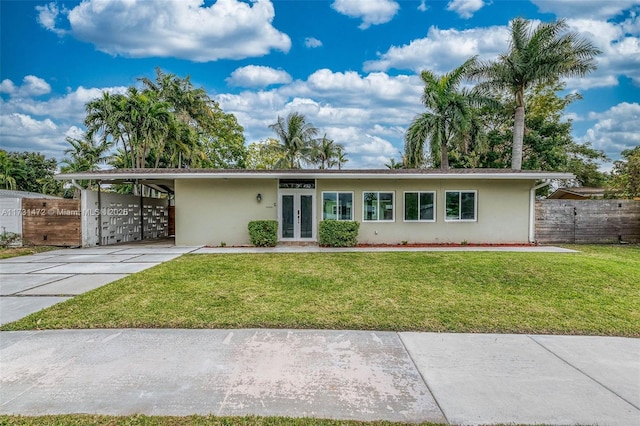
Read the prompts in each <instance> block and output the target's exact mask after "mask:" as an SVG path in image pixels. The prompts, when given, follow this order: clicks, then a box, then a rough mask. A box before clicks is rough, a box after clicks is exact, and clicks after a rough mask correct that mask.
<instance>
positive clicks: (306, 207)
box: [299, 195, 313, 238]
mask: <svg viewBox="0 0 640 426" xmlns="http://www.w3.org/2000/svg"><path fill="white" fill-rule="evenodd" d="M299 217H300V238H313V195H300V215H299Z"/></svg>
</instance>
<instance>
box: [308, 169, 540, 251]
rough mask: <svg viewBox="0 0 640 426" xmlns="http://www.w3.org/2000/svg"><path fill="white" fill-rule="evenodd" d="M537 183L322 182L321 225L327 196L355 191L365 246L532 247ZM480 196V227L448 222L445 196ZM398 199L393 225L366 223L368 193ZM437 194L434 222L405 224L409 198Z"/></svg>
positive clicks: (319, 188)
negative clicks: (532, 209) (532, 199)
mask: <svg viewBox="0 0 640 426" xmlns="http://www.w3.org/2000/svg"><path fill="white" fill-rule="evenodd" d="M533 183H534V182H533V181H526V180H524V181H515V180H514V181H505V180H444V179H441V180H435V179H434V180H426V179H425V180H417V179H416V180H329V179H327V180H319V181H318V183H317V185H316V188H317V191H318V200H319V202H318V206H317V207H318V219H319V220H321V219H322V192H323V191H353V193H354V199H353V200H354V219H355V220H356V221H358V222H360V232H359V233H358V242H359V243H362V244H399V243H401V242H403V241H407V242H408V243H409V244H411V243H434V244H444V243H462V242H464V241H466V242H468V243H479V244H480V243H503V244H504V243H528V242H529V203H530V199H529V189H530V188H531V187H532V186H533ZM456 190H457V191H466V190H470V191H477V195H476V196H477V206H478V207H477V209H478V210H477V221H475V222H447V221H445V191H456ZM366 191H393V192H394V193H395V201H394V209H395V220H394V221H393V222H365V221H363V192H366ZM405 191H425V192H426V191H434V192H435V193H436V194H435V199H436V207H435V211H436V213H435V219H436V220H435V222H405V221H404V192H405Z"/></svg>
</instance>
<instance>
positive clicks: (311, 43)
mask: <svg viewBox="0 0 640 426" xmlns="http://www.w3.org/2000/svg"><path fill="white" fill-rule="evenodd" d="M304 45H305V46H306V47H308V48H310V49H314V48H316V47H322V42H321V41H320V40H318V39H317V38H315V37H307V38H305V39H304Z"/></svg>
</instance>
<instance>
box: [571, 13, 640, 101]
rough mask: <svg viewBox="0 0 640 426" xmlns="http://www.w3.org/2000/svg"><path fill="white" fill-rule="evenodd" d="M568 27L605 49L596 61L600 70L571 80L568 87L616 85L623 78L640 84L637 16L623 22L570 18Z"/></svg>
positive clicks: (639, 27)
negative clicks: (619, 78)
mask: <svg viewBox="0 0 640 426" xmlns="http://www.w3.org/2000/svg"><path fill="white" fill-rule="evenodd" d="M567 24H568V25H569V27H570V28H571V30H573V31H576V32H578V33H579V34H580V35H581V36H583V37H585V38H587V39H589V40H590V41H591V42H592V43H593V44H594V45H595V46H596V47H597V48H599V49H600V50H602V54H601V55H599V56H598V57H597V58H596V61H597V65H598V69H597V70H596V71H594V72H592V73H591V74H589V75H588V76H586V77H582V78H575V79H569V80H568V84H567V85H568V87H572V88H573V87H575V88H579V89H589V88H592V87H608V86H616V85H617V84H618V77H620V76H626V77H629V78H631V79H632V80H633V81H634V83H635V84H636V85H640V17H638V16H633V17H630V18H629V19H627V20H625V21H624V22H621V23H613V22H605V21H597V20H593V19H569V20H567Z"/></svg>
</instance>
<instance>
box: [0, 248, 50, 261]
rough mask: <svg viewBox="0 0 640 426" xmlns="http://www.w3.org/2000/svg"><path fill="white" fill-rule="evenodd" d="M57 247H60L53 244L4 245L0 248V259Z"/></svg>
mask: <svg viewBox="0 0 640 426" xmlns="http://www.w3.org/2000/svg"><path fill="white" fill-rule="evenodd" d="M57 249H58V247H52V246H26V247H4V248H0V259H9V258H11V257H17V256H26V255H28V254H36V253H42V252H45V251H52V250H57Z"/></svg>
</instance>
